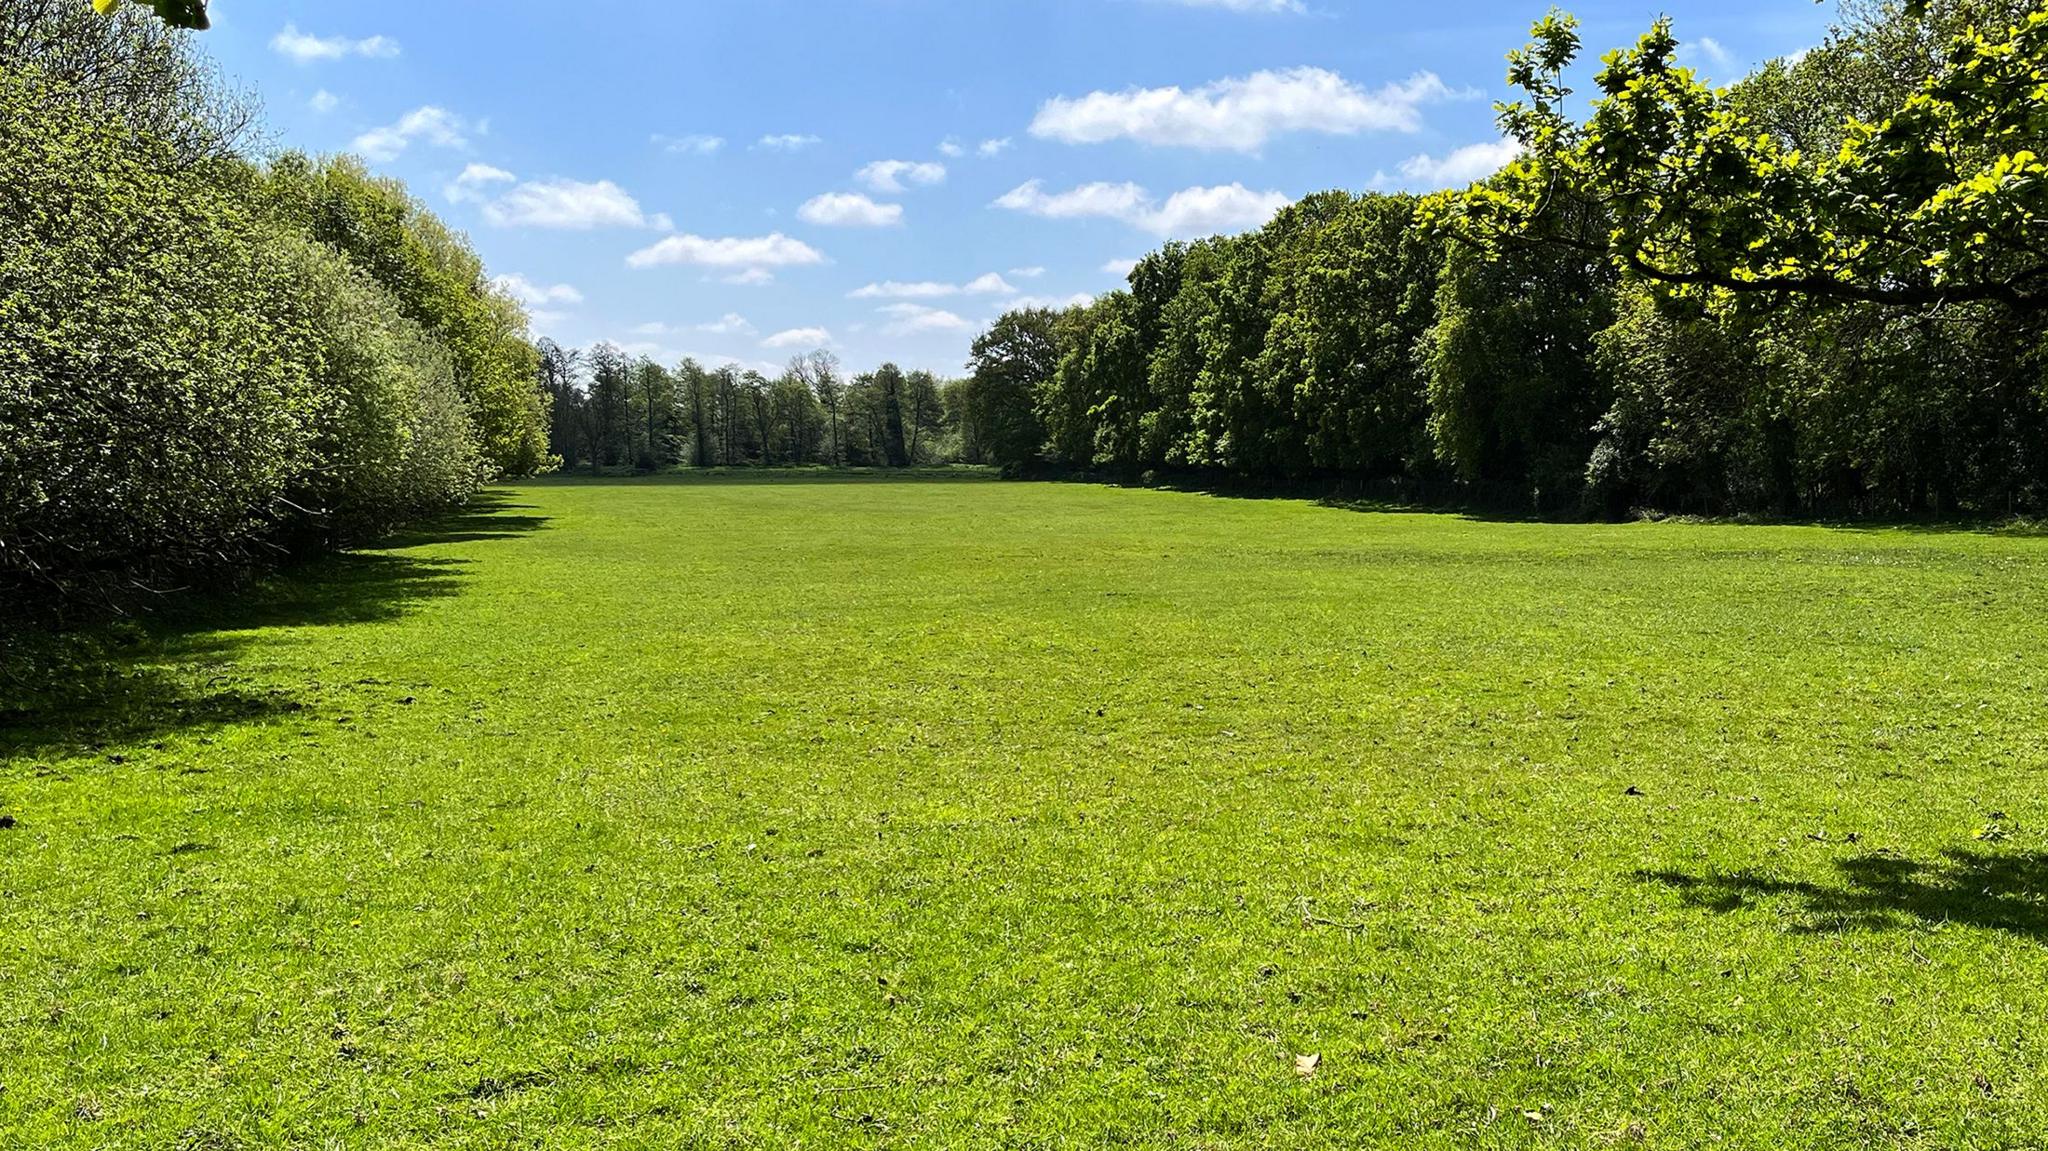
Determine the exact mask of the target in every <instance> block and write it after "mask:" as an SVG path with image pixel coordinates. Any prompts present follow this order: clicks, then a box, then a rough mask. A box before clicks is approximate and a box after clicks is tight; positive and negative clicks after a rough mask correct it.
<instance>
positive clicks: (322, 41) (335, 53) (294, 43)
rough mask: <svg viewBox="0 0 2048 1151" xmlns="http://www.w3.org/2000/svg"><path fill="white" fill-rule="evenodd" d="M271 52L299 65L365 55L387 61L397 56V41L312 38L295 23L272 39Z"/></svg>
mask: <svg viewBox="0 0 2048 1151" xmlns="http://www.w3.org/2000/svg"><path fill="white" fill-rule="evenodd" d="M270 50H271V51H273V52H276V53H277V54H278V55H280V56H285V57H289V58H290V59H291V60H292V61H293V62H295V63H299V64H311V63H313V62H314V61H316V60H339V59H341V58H342V57H344V56H366V57H369V58H371V59H379V60H388V59H390V58H391V57H393V56H396V55H398V41H396V40H393V39H391V38H390V37H389V36H368V37H365V38H363V39H361V40H351V39H349V38H348V37H346V36H309V35H307V34H306V33H304V32H301V31H299V29H298V27H297V26H296V25H293V24H286V25H285V26H284V31H282V32H279V33H278V34H277V35H275V36H272V37H271V38H270Z"/></svg>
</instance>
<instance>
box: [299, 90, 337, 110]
mask: <svg viewBox="0 0 2048 1151" xmlns="http://www.w3.org/2000/svg"><path fill="white" fill-rule="evenodd" d="M306 106H307V107H308V108H311V109H313V111H315V112H318V113H320V114H321V115H323V116H324V115H326V114H327V113H329V112H332V111H334V110H335V109H336V108H338V107H340V106H341V97H339V96H336V95H335V94H334V93H332V92H329V91H328V90H327V89H325V88H322V89H320V90H319V91H318V92H315V93H313V98H312V99H310V100H308V101H306Z"/></svg>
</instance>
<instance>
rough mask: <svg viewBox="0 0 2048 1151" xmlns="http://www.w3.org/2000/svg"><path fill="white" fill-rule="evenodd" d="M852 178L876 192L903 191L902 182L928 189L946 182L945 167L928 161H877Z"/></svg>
mask: <svg viewBox="0 0 2048 1151" xmlns="http://www.w3.org/2000/svg"><path fill="white" fill-rule="evenodd" d="M853 178H854V179H856V180H858V181H860V182H861V183H863V184H866V185H867V186H868V187H869V188H871V189H873V190H875V191H877V192H887V193H897V192H902V191H904V190H905V189H904V181H906V180H907V181H909V182H910V183H912V184H921V185H923V186H925V187H930V186H931V185H933V184H941V183H944V182H945V180H946V166H945V165H944V164H934V163H932V162H930V161H919V162H913V161H910V160H877V161H875V162H874V163H872V164H869V165H868V166H867V167H865V168H862V169H861V170H860V171H858V172H855V173H854V174H853Z"/></svg>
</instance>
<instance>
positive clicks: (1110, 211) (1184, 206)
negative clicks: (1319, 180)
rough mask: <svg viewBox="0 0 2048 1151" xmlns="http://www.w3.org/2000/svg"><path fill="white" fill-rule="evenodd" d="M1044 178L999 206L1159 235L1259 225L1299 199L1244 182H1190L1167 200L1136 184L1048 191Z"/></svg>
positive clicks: (1016, 191)
mask: <svg viewBox="0 0 2048 1151" xmlns="http://www.w3.org/2000/svg"><path fill="white" fill-rule="evenodd" d="M1044 184H1045V182H1044V181H1043V180H1032V181H1030V182H1028V183H1025V184H1021V185H1019V186H1018V187H1016V188H1013V189H1011V190H1010V191H1008V192H1006V193H1004V194H1003V195H1002V197H1000V198H999V199H997V200H996V202H995V204H994V206H995V207H998V208H1008V209H1010V210H1011V211H1014V212H1024V213H1026V214H1028V215H1033V216H1043V217H1045V218H1047V219H1052V220H1071V219H1081V218H1086V217H1100V218H1103V219H1110V220H1121V221H1122V222H1124V223H1126V224H1129V225H1131V226H1133V227H1136V228H1142V229H1144V230H1145V231H1148V232H1151V233H1153V234H1154V235H1158V236H1168V237H1192V236H1207V235H1213V234H1216V233H1219V232H1241V231H1244V230H1245V229H1248V228H1256V227H1258V226H1259V225H1261V224H1263V223H1265V222H1266V221H1267V220H1270V219H1272V218H1273V214H1274V213H1275V212H1278V211H1279V210H1280V209H1282V208H1284V207H1286V206H1287V205H1289V204H1291V203H1293V202H1294V201H1293V200H1291V199H1290V198H1289V197H1287V196H1286V195H1285V194H1283V193H1280V192H1254V191H1252V190H1251V189H1250V188H1247V187H1245V186H1244V185H1243V184H1221V185H1218V186H1216V187H1213V188H1187V189H1184V190H1182V191H1179V192H1175V193H1174V194H1173V195H1172V196H1170V197H1168V198H1167V200H1166V202H1165V203H1164V204H1161V203H1159V202H1158V201H1156V200H1154V199H1153V198H1152V195H1151V193H1149V192H1147V191H1146V190H1145V189H1144V188H1141V187H1139V186H1138V185H1136V184H1083V185H1081V186H1080V187H1078V188H1075V189H1073V190H1071V191H1067V192H1058V193H1052V194H1048V193H1047V192H1046V191H1045V187H1044Z"/></svg>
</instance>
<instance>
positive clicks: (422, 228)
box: [269, 154, 553, 475]
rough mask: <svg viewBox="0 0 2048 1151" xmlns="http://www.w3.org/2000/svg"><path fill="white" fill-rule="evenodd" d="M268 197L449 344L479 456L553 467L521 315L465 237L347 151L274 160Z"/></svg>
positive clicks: (504, 464)
mask: <svg viewBox="0 0 2048 1151" xmlns="http://www.w3.org/2000/svg"><path fill="white" fill-rule="evenodd" d="M269 194H270V197H271V199H272V201H273V202H274V204H275V205H276V210H277V211H278V212H279V213H280V214H281V215H282V216H284V217H285V218H286V219H289V220H291V221H292V222H293V223H294V224H296V225H297V226H299V227H301V228H304V229H305V230H306V231H307V232H308V233H309V234H311V235H312V236H313V237H314V238H316V239H318V240H321V241H323V242H325V243H327V244H330V245H332V246H334V247H335V248H336V249H338V250H339V251H341V252H342V253H343V254H344V255H346V256H348V258H349V259H350V261H351V262H353V263H354V264H355V265H356V266H357V267H359V268H361V269H362V270H363V271H365V272H366V273H368V274H369V275H370V276H371V277H372V278H374V279H375V280H376V281H377V282H378V283H379V284H381V285H383V287H384V289H385V290H386V291H388V292H390V293H391V295H392V296H393V297H394V298H395V299H397V301H398V303H399V306H400V307H401V308H402V309H403V311H404V313H405V315H406V316H407V317H408V318H410V319H411V320H412V321H413V322H415V323H417V324H419V325H420V326H421V327H423V328H425V329H427V330H428V331H429V332H432V333H433V334H434V335H435V337H436V338H438V339H439V340H441V341H442V342H443V343H444V344H445V345H446V346H447V348H448V351H449V354H450V355H451V357H452V358H453V361H454V365H455V377H456V382H457V385H458V386H459V387H460V388H461V389H462V393H463V396H464V398H465V399H466V400H467V402H468V403H469V406H470V410H471V413H472V415H473V418H474V419H475V420H476V424H477V429H478V433H479V435H480V436H481V438H482V443H483V452H484V458H485V459H486V460H488V461H489V462H490V464H491V466H492V468H493V469H494V470H495V471H496V472H497V473H498V474H500V475H531V474H533V473H534V472H537V471H543V470H546V469H547V468H548V467H550V466H552V462H553V461H552V460H551V459H550V458H549V455H548V405H547V403H546V402H545V397H544V395H543V394H542V392H541V391H540V389H539V388H537V387H536V386H535V379H536V373H537V372H538V370H539V361H538V358H537V356H536V353H535V352H534V349H533V346H532V344H530V343H529V342H528V340H527V332H526V319H525V315H524V313H522V312H521V311H520V309H519V307H518V305H517V304H516V303H514V302H513V301H511V300H510V299H509V298H507V297H506V296H505V295H504V294H503V293H502V292H499V291H498V290H496V289H495V288H493V287H492V286H491V284H490V282H489V280H488V279H487V278H486V277H485V275H484V269H483V262H482V260H480V259H479V258H478V257H477V255H476V253H475V251H474V250H473V249H472V248H471V247H470V246H469V243H468V241H467V240H465V239H464V238H463V237H461V236H459V235H457V234H456V233H454V232H452V231H450V230H449V229H448V227H447V226H446V225H445V224H443V223H442V222H441V221H440V220H439V219H438V218H437V217H435V216H434V215H433V213H431V212H429V211H427V209H426V207H425V206H424V205H422V204H421V203H420V202H419V201H418V200H417V199H415V198H414V197H413V196H412V195H411V194H410V193H409V192H407V191H406V190H405V187H404V185H402V184H400V183H398V182H397V181H394V180H387V179H380V178H378V177H375V176H372V175H370V174H369V172H368V171H367V170H366V169H364V167H363V166H362V164H361V162H360V161H358V160H356V159H354V158H353V157H336V158H331V159H327V160H322V161H318V162H315V161H311V160H308V159H307V158H305V157H303V156H299V155H296V154H292V155H287V156H285V157H283V158H282V159H280V160H279V161H278V162H277V163H275V164H273V165H272V167H271V170H270V189H269Z"/></svg>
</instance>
